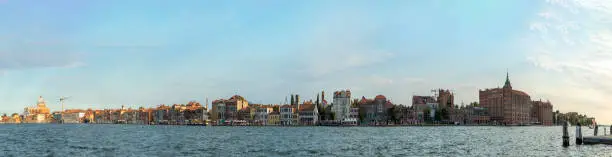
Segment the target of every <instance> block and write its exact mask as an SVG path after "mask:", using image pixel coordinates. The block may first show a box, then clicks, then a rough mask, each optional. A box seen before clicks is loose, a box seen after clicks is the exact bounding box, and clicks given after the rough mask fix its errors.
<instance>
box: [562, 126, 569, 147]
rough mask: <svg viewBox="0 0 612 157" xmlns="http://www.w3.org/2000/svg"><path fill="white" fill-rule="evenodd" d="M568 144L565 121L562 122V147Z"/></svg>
mask: <svg viewBox="0 0 612 157" xmlns="http://www.w3.org/2000/svg"><path fill="white" fill-rule="evenodd" d="M568 146H569V133H568V131H567V122H565V123H563V147H568Z"/></svg>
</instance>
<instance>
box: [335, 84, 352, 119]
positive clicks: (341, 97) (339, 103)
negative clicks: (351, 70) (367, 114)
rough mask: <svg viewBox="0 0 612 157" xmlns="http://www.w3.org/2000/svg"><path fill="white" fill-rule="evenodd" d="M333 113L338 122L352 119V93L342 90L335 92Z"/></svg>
mask: <svg viewBox="0 0 612 157" xmlns="http://www.w3.org/2000/svg"><path fill="white" fill-rule="evenodd" d="M332 104H333V106H332V111H333V112H334V113H335V119H336V120H341V121H342V120H346V119H348V118H349V117H350V108H351V91H350V90H342V91H336V92H334V100H333V102H332Z"/></svg>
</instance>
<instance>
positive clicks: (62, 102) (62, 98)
mask: <svg viewBox="0 0 612 157" xmlns="http://www.w3.org/2000/svg"><path fill="white" fill-rule="evenodd" d="M69 98H70V97H64V96H62V97H60V99H59V101H60V103H61V104H62V113H64V102H65V101H66V100H67V99H69Z"/></svg>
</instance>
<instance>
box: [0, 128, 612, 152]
mask: <svg viewBox="0 0 612 157" xmlns="http://www.w3.org/2000/svg"><path fill="white" fill-rule="evenodd" d="M585 129H586V128H585ZM573 130H574V129H570V131H571V135H572V138H573V135H574V134H573ZM602 131H603V129H602ZM602 131H600V133H601V132H602ZM585 132H586V133H587V134H592V130H588V129H587V130H586V131H585ZM0 139H2V141H1V142H0V149H2V151H1V152H0V156H610V155H612V146H606V145H593V146H574V145H572V146H571V147H569V148H563V147H561V128H560V127H386V128H373V127H347V128H337V127H291V128H286V127H195V126H140V125H0ZM573 142H574V141H573V139H572V144H573Z"/></svg>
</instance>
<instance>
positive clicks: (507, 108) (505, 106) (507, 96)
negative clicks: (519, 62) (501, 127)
mask: <svg viewBox="0 0 612 157" xmlns="http://www.w3.org/2000/svg"><path fill="white" fill-rule="evenodd" d="M502 100H503V103H502V106H501V107H502V111H503V117H504V122H505V123H514V122H513V121H514V120H513V117H514V116H513V115H512V112H513V108H515V107H516V106H513V105H514V104H513V103H512V85H511V83H510V75H509V73H508V71H506V82H505V83H504V87H503V88H502Z"/></svg>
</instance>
